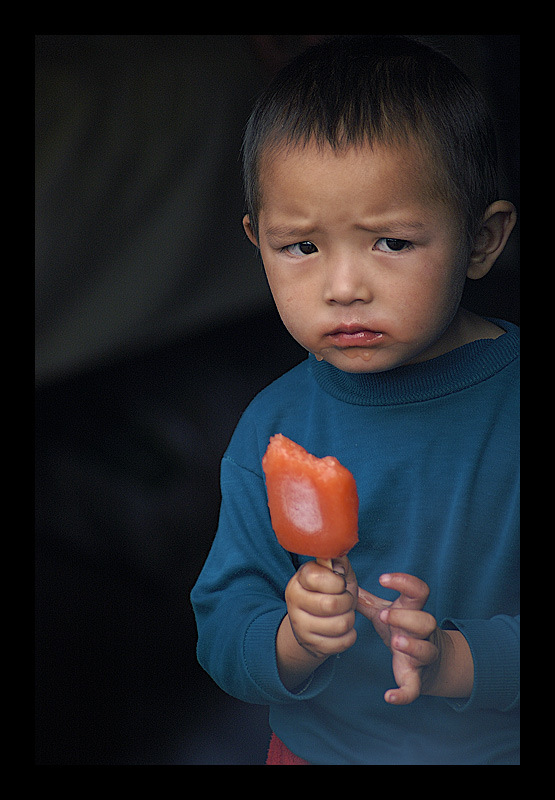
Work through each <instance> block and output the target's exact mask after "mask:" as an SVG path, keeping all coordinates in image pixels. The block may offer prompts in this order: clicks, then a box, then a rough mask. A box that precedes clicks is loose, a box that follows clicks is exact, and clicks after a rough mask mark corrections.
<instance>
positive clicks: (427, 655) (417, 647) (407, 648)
mask: <svg viewBox="0 0 555 800" xmlns="http://www.w3.org/2000/svg"><path fill="white" fill-rule="evenodd" d="M391 647H392V648H393V650H397V651H398V652H399V653H403V654H404V655H406V656H410V657H411V658H412V659H414V661H415V662H416V663H417V664H418V666H421V667H425V666H427V665H428V664H432V663H433V662H434V661H436V660H437V657H438V649H437V647H436V646H435V645H434V644H432V642H429V641H428V640H427V639H415V638H414V637H409V636H403V634H399V635H396V636H393V638H392V639H391Z"/></svg>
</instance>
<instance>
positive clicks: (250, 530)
mask: <svg viewBox="0 0 555 800" xmlns="http://www.w3.org/2000/svg"><path fill="white" fill-rule="evenodd" d="M221 489H222V505H221V510H220V521H219V525H218V530H217V533H216V536H215V539H214V542H213V545H212V548H211V550H210V553H209V555H208V558H207V560H206V562H205V565H204V567H203V569H202V572H201V574H200V576H199V578H198V580H197V582H196V584H195V586H194V588H193V591H192V593H191V602H192V605H193V609H194V612H195V618H196V622H197V630H198V644H197V657H198V660H199V663H200V664H201V666H202V667H203V668H204V669H205V670H206V671H207V672H208V673H209V675H211V677H212V678H213V680H214V681H215V682H216V683H217V684H218V685H219V686H220V688H222V689H223V690H224V691H225V692H227V693H228V694H231V695H233V696H234V697H237V698H238V699H240V700H243V701H245V702H249V703H260V704H269V703H291V702H299V701H302V700H307V699H310V698H311V697H314V696H315V695H317V694H319V693H320V692H321V691H322V690H323V689H324V688H325V687H326V686H327V685H328V684H329V682H330V681H331V678H332V676H333V673H334V670H335V664H334V661H335V659H328V660H327V661H326V662H325V663H324V664H323V665H322V666H321V667H319V668H318V670H316V672H315V673H314V674H313V676H312V678H311V679H309V681H307V682H306V683H305V684H304V686H301V687H300V690H299V691H298V692H297V693H293V692H290V691H288V690H287V689H286V688H285V687H284V686H283V684H282V682H281V680H280V678H279V673H278V669H277V661H276V652H275V641H276V635H277V631H278V628H279V626H280V624H281V621H282V619H283V618H284V616H285V614H286V613H287V607H286V604H285V599H284V592H285V587H286V586H287V583H288V581H289V580H290V578H291V577H292V575H293V574H294V572H295V567H294V565H293V562H292V560H291V557H290V555H289V554H288V553H287V552H286V551H285V550H283V549H282V548H281V546H280V545H279V544H278V542H277V540H276V538H275V535H274V533H273V531H272V527H271V523H270V516H269V511H268V506H267V500H266V489H265V484H264V479H263V477H262V475H258V474H256V473H254V472H252V471H251V470H249V469H247V468H245V467H242V466H239V465H238V464H237V463H235V462H234V461H233V460H232V459H231V458H229V457H228V456H225V457H224V459H223V461H222V467H221Z"/></svg>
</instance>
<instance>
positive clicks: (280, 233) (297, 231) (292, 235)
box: [264, 225, 318, 241]
mask: <svg viewBox="0 0 555 800" xmlns="http://www.w3.org/2000/svg"><path fill="white" fill-rule="evenodd" d="M317 232H318V228H314V227H311V226H306V227H305V228H302V227H299V228H290V227H289V226H287V225H273V226H271V227H269V228H265V230H264V233H265V234H266V236H269V237H270V238H274V239H296V240H297V241H300V240H301V239H303V238H304V237H307V236H311V235H312V234H314V233H317Z"/></svg>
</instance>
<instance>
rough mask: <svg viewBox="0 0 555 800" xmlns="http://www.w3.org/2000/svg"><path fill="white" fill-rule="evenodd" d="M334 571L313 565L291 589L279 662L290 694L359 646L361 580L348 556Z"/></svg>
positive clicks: (278, 646) (293, 581) (308, 565)
mask: <svg viewBox="0 0 555 800" xmlns="http://www.w3.org/2000/svg"><path fill="white" fill-rule="evenodd" d="M333 569H334V571H333V572H332V571H331V570H330V569H328V568H327V567H324V566H321V565H320V564H317V563H316V561H308V562H307V563H306V564H303V565H302V566H301V567H300V568H299V569H298V571H297V572H296V573H295V575H293V577H292V578H291V580H290V581H289V583H288V584H287V588H286V590H285V600H286V602H287V614H286V616H285V617H284V618H283V620H282V623H281V625H280V627H279V630H278V634H277V638H276V658H277V665H278V670H279V674H280V678H281V681H282V683H283V684H284V686H285V687H286V688H287V689H289V690H291V691H293V690H294V689H295V688H296V687H298V686H299V685H300V684H301V683H302V682H303V681H305V680H306V679H307V678H308V677H309V676H310V675H311V674H312V673H313V672H314V670H315V669H316V668H317V667H319V666H320V664H321V663H322V662H323V661H325V660H326V659H327V658H328V657H329V656H331V655H334V654H337V653H342V652H344V651H345V650H348V649H349V647H352V646H353V644H354V643H355V640H356V637H357V634H356V630H355V628H354V624H355V608H356V605H357V598H358V585H357V579H356V576H355V573H354V572H353V569H352V568H351V565H350V563H349V560H348V558H347V557H346V556H343V557H342V558H336V559H334V560H333Z"/></svg>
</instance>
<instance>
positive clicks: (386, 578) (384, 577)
mask: <svg viewBox="0 0 555 800" xmlns="http://www.w3.org/2000/svg"><path fill="white" fill-rule="evenodd" d="M390 580H391V575H389V574H387V573H386V574H385V575H381V576H380V583H389V582H390Z"/></svg>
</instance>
